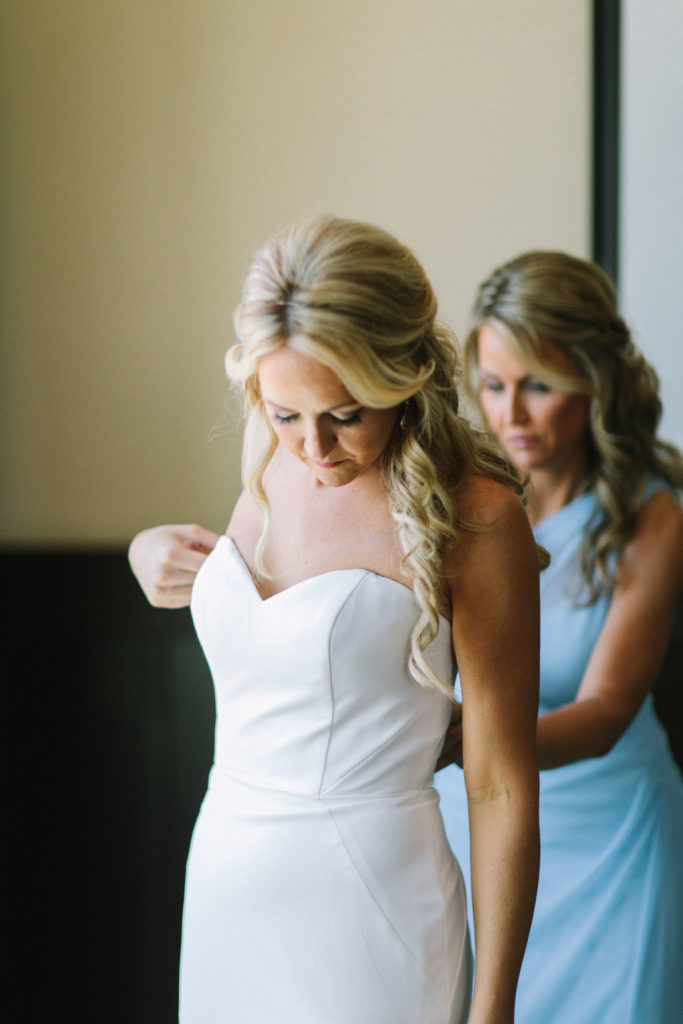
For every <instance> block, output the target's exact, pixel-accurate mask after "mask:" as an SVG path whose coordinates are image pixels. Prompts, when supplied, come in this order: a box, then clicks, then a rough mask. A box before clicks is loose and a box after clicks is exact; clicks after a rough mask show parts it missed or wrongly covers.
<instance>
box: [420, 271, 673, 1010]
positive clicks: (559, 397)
mask: <svg viewBox="0 0 683 1024" xmlns="http://www.w3.org/2000/svg"><path fill="white" fill-rule="evenodd" d="M465 366H466V373H467V378H468V385H469V388H470V397H471V398H472V399H473V401H474V404H475V405H476V406H477V407H478V409H479V412H480V413H481V414H482V416H483V419H484V421H485V423H486V424H487V425H488V427H489V428H490V430H491V431H492V432H493V433H494V434H495V435H496V436H497V437H498V439H499V440H500V442H501V443H502V445H503V447H504V448H505V450H506V451H507V453H508V454H509V455H510V456H511V457H512V458H513V460H514V461H515V462H516V463H517V465H518V466H519V467H520V468H521V469H522V470H524V471H526V472H527V473H528V474H529V477H530V480H531V484H532V498H531V501H530V504H529V506H528V512H529V515H530V518H531V522H532V526H533V528H534V533H535V537H536V541H537V542H538V543H539V544H541V545H543V546H544V547H545V548H546V549H547V550H548V551H549V552H550V555H551V565H550V568H549V569H547V570H546V571H545V572H544V573H543V575H542V577H541V694H540V708H539V719H538V730H537V740H538V754H539V765H540V767H541V769H545V770H542V771H541V797H540V821H541V875H540V883H539V888H538V898H537V904H536V910H535V915H534V920H533V924H532V928H531V935H530V939H529V943H528V946H527V952H526V955H525V959H524V964H523V967H522V972H521V976H520V983H519V989H518V1001H517V1010H518V1014H519V1020H520V1021H524V1022H525V1024H565V1022H567V1021H571V1022H572V1024H596V1022H598V1021H599V1022H600V1024H668V1022H671V1021H674V1020H680V1019H681V1018H680V1016H679V1015H680V1013H681V1008H682V1007H683V985H682V979H683V972H681V964H682V963H683V873H682V872H681V867H680V865H681V851H682V850H683V786H682V784H681V777H680V774H679V771H678V769H677V767H676V765H675V763H674V761H673V759H672V757H671V754H670V751H669V748H668V744H667V739H666V735H665V733H664V731H663V729H662V727H661V725H660V723H659V721H658V719H657V717H656V716H655V713H654V710H653V701H652V695H651V692H650V691H651V688H652V685H653V683H654V681H655V679H656V676H657V673H658V670H659V668H660V666H661V663H662V660H663V657H664V654H665V651H666V647H667V643H668V640H669V635H670V631H671V626H672V619H673V615H674V609H675V605H676V600H677V596H678V593H679V590H680V585H681V577H682V572H683V516H682V514H681V510H680V508H679V504H678V501H677V498H676V488H678V487H680V486H681V483H682V481H683V474H682V469H681V458H680V454H679V453H678V452H677V451H676V450H675V449H674V448H673V447H672V446H670V445H667V444H664V443H663V442H662V441H660V440H658V438H657V435H656V431H657V425H658V421H659V417H660V411H661V406H660V401H659V398H658V395H657V379H656V376H655V374H654V372H653V370H652V369H651V368H650V367H649V366H648V365H647V363H646V362H645V360H644V359H643V357H642V356H641V355H640V354H639V352H638V351H637V350H636V348H635V347H634V345H633V342H632V340H631V337H630V335H629V331H628V328H627V327H626V325H625V324H624V321H623V320H622V319H621V317H620V315H619V313H618V310H617V299H616V292H615V289H614V286H613V285H612V283H611V281H610V280H609V279H608V278H607V276H606V275H605V274H604V273H603V272H602V270H600V268H599V267H597V266H595V265H593V264H591V263H588V262H585V261H583V260H580V259H575V258H572V257H570V256H567V255H564V254H562V253H555V252H530V253H526V254H524V255H522V256H519V257H518V258H516V259H514V260H512V261H511V262H509V263H507V264H505V265H504V266H502V267H500V268H499V269H497V270H496V271H495V272H494V273H493V274H492V275H491V276H490V277H489V278H488V280H486V281H485V282H484V283H483V284H482V285H481V286H480V288H479V291H478V295H477V298H476V302H475V306H474V312H473V320H472V328H471V330H470V332H469V335H468V337H467V338H466V341H465ZM465 708H466V704H465V705H464V708H463V711H464V712H465ZM465 713H466V712H465ZM454 733H456V735H454V737H453V746H452V748H451V751H450V752H451V754H452V755H453V754H455V753H456V751H457V741H458V736H457V728H455V729H454ZM463 753H464V767H465V772H464V773H463V772H461V771H460V770H459V769H458V768H457V767H455V766H451V767H450V768H447V769H445V770H444V771H443V772H441V773H440V774H439V775H438V776H437V787H438V789H439V791H440V793H441V808H442V813H443V815H444V819H445V823H446V829H447V832H448V836H449V839H450V842H451V845H452V847H453V850H454V852H455V854H456V857H457V858H458V860H459V862H460V864H461V865H462V867H463V871H464V873H465V877H466V880H467V881H468V882H469V877H468V875H469V839H468V819H467V808H466V801H465V785H464V777H465V776H466V774H467V764H468V750H467V745H466V744H465V749H464V752H463ZM443 763H447V758H445V759H444V762H443ZM468 888H469V886H468Z"/></svg>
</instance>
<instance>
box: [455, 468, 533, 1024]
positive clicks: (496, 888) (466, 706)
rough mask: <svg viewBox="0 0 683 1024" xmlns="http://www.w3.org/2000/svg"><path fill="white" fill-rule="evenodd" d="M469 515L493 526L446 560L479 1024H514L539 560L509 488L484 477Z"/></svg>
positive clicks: (525, 871) (468, 536)
mask: <svg viewBox="0 0 683 1024" xmlns="http://www.w3.org/2000/svg"><path fill="white" fill-rule="evenodd" d="M482 509H484V510H485V512H482V511H481V510H482ZM459 513H460V515H461V516H462V517H463V519H465V521H468V520H469V521H475V522H479V523H480V524H481V525H483V526H485V527H487V528H486V529H484V530H483V531H482V532H476V533H475V532H468V531H462V533H461V535H460V539H459V542H458V544H457V545H456V547H455V550H454V552H453V555H452V557H451V558H449V560H448V562H447V564H446V567H445V568H446V569H447V571H448V572H449V573H451V572H452V575H451V579H450V591H451V601H452V609H453V643H454V647H455V653H456V659H457V664H458V670H459V672H460V680H461V685H462V709H463V721H462V725H463V766H464V772H465V785H466V787H467V797H468V808H469V823H470V854H471V874H472V903H473V909H474V929H475V945H476V973H475V985H474V996H473V1001H472V1010H471V1016H470V1024H511V1022H512V1021H513V1020H514V1001H515V993H516V987H517V979H518V975H519V970H520V967H521V963H522V957H523V954H524V949H525V946H526V941H527V936H528V932H529V926H530V924H531V917H532V913H533V906H534V901H535V896H536V885H537V881H538V858H539V833H538V769H537V764H536V718H537V714H538V646H539V628H538V558H537V553H536V547H535V544H534V541H533V537H532V534H531V529H530V527H529V523H528V520H527V517H526V514H525V512H524V509H523V508H522V505H521V503H520V502H519V501H518V499H517V498H516V497H515V496H514V495H513V494H511V493H510V492H509V491H507V490H506V489H505V488H504V487H503V486H502V485H500V484H496V483H493V482H492V481H476V482H475V483H474V484H473V485H472V487H471V489H470V493H469V494H468V500H467V502H466V505H465V503H461V505H460V507H459Z"/></svg>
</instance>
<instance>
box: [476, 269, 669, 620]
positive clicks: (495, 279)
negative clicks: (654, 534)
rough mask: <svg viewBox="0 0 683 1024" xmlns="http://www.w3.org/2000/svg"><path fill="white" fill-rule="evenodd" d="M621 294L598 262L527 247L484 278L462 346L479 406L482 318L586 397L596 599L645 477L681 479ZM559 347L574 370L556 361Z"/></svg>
mask: <svg viewBox="0 0 683 1024" xmlns="http://www.w3.org/2000/svg"><path fill="white" fill-rule="evenodd" d="M617 303H618V297H617V290H616V287H615V286H614V284H613V282H612V281H611V280H610V278H609V277H608V275H607V274H606V273H605V271H604V270H602V268H601V267H599V266H597V264H595V263H591V262H590V261H588V260H583V259H579V258H578V257H575V256H570V255H568V254H566V253H562V252H555V251H543V250H538V251H532V252H527V253H523V254H521V255H520V256H517V257H516V258H515V259H513V260H510V261H509V262H508V263H505V264H503V265H502V266H500V267H498V268H497V269H496V270H494V272H493V273H492V274H491V275H490V276H489V277H488V278H487V279H486V280H485V281H484V282H483V283H482V284H481V285H480V286H479V289H478V292H477V296H476V299H475V303H474V308H473V311H472V317H471V324H470V329H469V332H468V334H467V337H466V339H465V346H464V364H465V374H466V386H467V389H468V392H469V395H470V397H471V398H472V400H473V401H474V403H475V405H476V406H477V407H478V409H479V411H480V413H481V405H480V402H479V374H478V336H479V330H480V329H481V327H482V326H483V324H484V323H491V324H492V325H493V326H495V327H497V328H498V329H499V330H501V332H502V333H503V334H504V335H506V336H507V337H508V338H509V339H510V341H511V343H512V344H513V345H514V346H515V347H516V349H517V350H518V353H519V354H520V356H521V358H522V359H523V361H524V362H526V364H527V365H528V366H529V367H530V369H531V370H532V372H533V373H534V374H535V375H536V376H538V377H539V379H541V380H543V381H544V382H546V383H548V384H549V385H550V386H551V387H555V388H557V389H559V390H564V391H567V392H570V393H575V394H584V395H587V396H588V399H589V424H590V425H589V450H588V462H587V472H586V478H585V480H584V484H583V486H584V489H587V488H589V487H594V488H595V492H596V496H597V501H598V505H599V510H600V512H599V519H598V521H597V523H596V524H595V526H594V528H593V529H592V530H591V532H590V534H589V535H588V536H587V537H586V540H585V543H584V549H583V554H582V574H583V578H584V581H585V583H586V586H587V594H588V598H587V602H588V603H592V602H594V601H595V600H596V599H597V597H598V596H599V594H600V592H601V590H602V589H603V588H604V587H608V588H609V587H611V586H612V585H613V573H612V571H611V568H610V566H611V565H612V557H613V555H614V553H615V552H617V551H618V550H619V549H620V548H621V547H622V546H623V544H624V543H625V541H626V540H627V539H628V537H629V536H630V533H631V531H632V529H633V525H634V522H635V518H636V515H637V513H638V510H639V507H640V504H641V503H642V496H643V492H644V488H645V483H646V480H647V477H648V476H649V475H654V476H657V477H660V478H662V479H663V480H665V481H666V482H668V483H669V484H671V485H672V486H673V487H681V486H682V485H683V464H682V462H681V455H680V452H679V451H678V450H677V449H676V448H675V447H674V446H673V445H670V444H667V443H665V442H663V441H661V440H660V439H659V438H658V437H657V428H658V426H659V421H660V417H661V402H660V399H659V394H658V388H659V382H658V379H657V375H656V373H655V371H654V370H653V368H652V367H651V366H650V365H649V364H648V363H647V362H646V360H645V359H644V357H643V356H642V354H641V353H640V352H639V351H638V349H637V348H636V346H635V345H634V343H633V339H632V337H631V333H630V331H629V329H628V327H627V325H626V324H625V322H624V320H623V319H622V317H621V315H620V313H619V310H618V305H617ZM556 352H560V353H562V354H563V355H564V356H565V357H566V359H567V360H568V363H569V365H570V366H571V367H572V370H570V371H567V372H564V371H563V370H561V369H558V366H557V363H556V361H554V360H553V354H554V353H556ZM482 415H483V414H482Z"/></svg>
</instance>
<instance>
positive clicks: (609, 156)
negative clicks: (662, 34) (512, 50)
mask: <svg viewBox="0 0 683 1024" xmlns="http://www.w3.org/2000/svg"><path fill="white" fill-rule="evenodd" d="M620 48H621V2H620V0H593V194H592V256H593V259H594V260H595V262H596V263H599V264H600V266H602V267H603V268H604V269H605V270H606V271H607V273H608V274H609V275H610V277H612V278H613V280H614V281H617V282H618V278H619V139H620V135H619V85H620V83H619V73H620Z"/></svg>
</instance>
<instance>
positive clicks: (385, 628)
mask: <svg viewBox="0 0 683 1024" xmlns="http://www.w3.org/2000/svg"><path fill="white" fill-rule="evenodd" d="M192 614H193V618H194V622H195V626H196V629H197V633H198V636H199V639H200V641H201V644H202V646H203V648H204V652H205V654H206V657H207V660H208V662H209V665H210V667H211V671H212V675H213V679H214V685H215V691H216V711H217V719H216V741H215V761H214V765H213V767H212V769H211V774H210V777H209V786H208V791H207V793H206V797H205V799H204V802H203V804H202V808H201V811H200V813H199V817H198V819H197V823H196V826H195V830H194V835H193V838H192V844H191V848H190V854H189V858H188V865H187V877H186V890H185V906H184V912H183V940H182V952H181V971H180V1019H181V1022H182V1024H464V1022H465V1021H466V1019H467V1012H468V1007H469V999H470V992H471V954H470V944H469V937H468V931H467V915H466V899H465V893H464V889H463V883H462V877H461V874H460V870H459V867H458V865H457V862H456V861H455V859H454V857H453V855H452V853H451V851H450V848H449V846H448V843H447V841H446V838H445V833H444V828H443V824H442V819H441V814H440V812H439V806H438V797H437V794H436V792H435V790H434V789H433V787H432V781H433V780H432V776H433V771H434V764H435V761H436V757H437V755H438V753H439V750H440V748H441V744H442V740H443V736H444V732H445V730H446V727H447V725H448V721H449V716H450V703H449V701H448V699H447V698H446V697H445V696H444V695H443V694H440V693H438V692H436V691H435V690H431V689H423V688H421V687H420V686H418V685H417V684H416V683H415V682H413V681H412V679H411V678H410V677H409V675H408V673H407V667H406V666H407V661H408V646H409V636H410V632H411V629H412V627H413V625H414V622H415V619H416V615H417V606H416V602H415V598H414V595H413V593H412V591H410V590H409V589H408V588H407V587H405V586H403V585H402V584H400V583H398V582H397V581H396V580H392V579H388V578H386V577H384V576H378V575H376V574H375V573H373V572H370V571H369V570H366V569H339V570H334V571H332V572H326V573H322V574H321V575H318V576H314V577H312V578H310V579H306V580H304V581H302V582H301V583H298V584H296V585H294V586H292V587H290V588H289V589H287V590H285V591H282V592H281V593H279V594H276V595H274V596H273V597H270V598H268V599H267V600H263V599H262V598H261V597H260V595H259V593H258V591H257V589H256V587H255V585H254V581H253V579H252V577H251V575H250V573H249V570H248V568H247V566H246V564H245V563H244V562H243V560H242V558H241V557H240V554H239V552H238V550H237V548H236V547H235V545H234V544H233V542H232V541H231V540H230V538H228V537H227V536H226V537H222V538H221V539H220V541H219V542H218V544H217V545H216V548H215V550H214V551H213V552H212V553H211V555H210V556H209V557H208V558H207V559H206V561H205V562H204V565H203V566H202V569H201V570H200V572H199V574H198V576H197V579H196V582H195V586H194V591H193V596H192ZM427 653H428V659H429V661H430V664H431V665H432V666H433V667H434V669H435V670H436V671H437V673H439V675H440V676H441V677H442V678H444V679H451V678H452V677H453V674H454V665H453V660H452V649H451V640H450V633H449V628H448V623H447V621H446V620H445V619H444V620H442V623H441V630H440V632H439V635H438V637H437V638H436V640H435V641H434V643H433V644H432V645H431V647H430V648H429V650H428V652H427Z"/></svg>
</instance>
